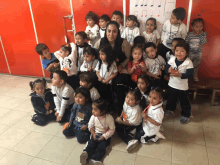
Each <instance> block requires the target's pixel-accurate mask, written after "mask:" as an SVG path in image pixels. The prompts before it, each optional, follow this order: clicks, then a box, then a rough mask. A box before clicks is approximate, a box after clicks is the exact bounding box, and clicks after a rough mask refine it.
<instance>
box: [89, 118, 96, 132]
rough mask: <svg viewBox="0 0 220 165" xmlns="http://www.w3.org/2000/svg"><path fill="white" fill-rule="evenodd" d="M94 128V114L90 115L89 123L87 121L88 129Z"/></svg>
mask: <svg viewBox="0 0 220 165" xmlns="http://www.w3.org/2000/svg"><path fill="white" fill-rule="evenodd" d="M92 128H95V116H93V115H92V116H91V118H90V120H89V123H88V130H89V131H90V129H92Z"/></svg>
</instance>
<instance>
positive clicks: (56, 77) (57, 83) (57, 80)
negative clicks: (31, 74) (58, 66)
mask: <svg viewBox="0 0 220 165" xmlns="http://www.w3.org/2000/svg"><path fill="white" fill-rule="evenodd" d="M63 84H64V81H63V80H62V79H60V77H59V75H58V74H56V73H53V78H52V85H53V86H57V87H61V86H62V85H63Z"/></svg>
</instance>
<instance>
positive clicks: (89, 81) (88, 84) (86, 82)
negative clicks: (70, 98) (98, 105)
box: [79, 72, 100, 101]
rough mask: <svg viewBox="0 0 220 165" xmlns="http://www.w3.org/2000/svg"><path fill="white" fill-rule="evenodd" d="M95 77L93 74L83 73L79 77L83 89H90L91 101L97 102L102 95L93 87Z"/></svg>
mask: <svg viewBox="0 0 220 165" xmlns="http://www.w3.org/2000/svg"><path fill="white" fill-rule="evenodd" d="M93 77H94V76H93V75H92V74H91V72H83V73H81V74H80V75H79V80H80V81H79V84H80V86H81V87H84V88H88V89H89V91H90V96H91V99H92V101H95V100H98V99H99V98H100V94H99V92H98V90H97V89H96V88H95V87H94V86H93V82H94V81H93V79H94V78H93Z"/></svg>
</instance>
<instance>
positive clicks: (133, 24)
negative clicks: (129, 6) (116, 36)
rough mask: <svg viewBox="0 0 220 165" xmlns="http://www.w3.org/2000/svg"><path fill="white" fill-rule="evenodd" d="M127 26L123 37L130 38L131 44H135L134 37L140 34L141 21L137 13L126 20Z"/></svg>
mask: <svg viewBox="0 0 220 165" xmlns="http://www.w3.org/2000/svg"><path fill="white" fill-rule="evenodd" d="M126 26H127V27H126V28H125V30H124V31H123V33H122V34H121V38H125V39H127V40H128V42H129V43H130V45H133V41H134V38H135V37H136V36H139V35H140V29H139V26H140V23H139V22H138V20H137V17H136V16H135V15H129V16H128V17H127V21H126Z"/></svg>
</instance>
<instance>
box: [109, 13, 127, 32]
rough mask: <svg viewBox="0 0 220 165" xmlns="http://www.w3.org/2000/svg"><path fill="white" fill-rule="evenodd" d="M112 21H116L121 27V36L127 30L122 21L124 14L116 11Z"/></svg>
mask: <svg viewBox="0 0 220 165" xmlns="http://www.w3.org/2000/svg"><path fill="white" fill-rule="evenodd" d="M112 21H116V22H117V23H118V25H119V30H120V35H121V34H122V33H123V31H124V30H125V27H124V26H123V25H122V21H123V14H122V12H120V11H118V10H115V11H114V12H113V13H112Z"/></svg>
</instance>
